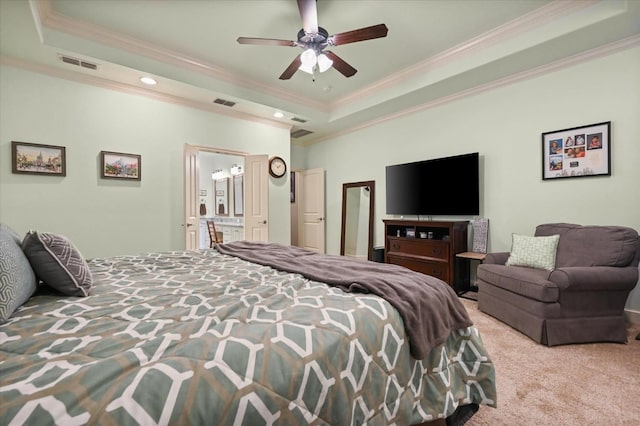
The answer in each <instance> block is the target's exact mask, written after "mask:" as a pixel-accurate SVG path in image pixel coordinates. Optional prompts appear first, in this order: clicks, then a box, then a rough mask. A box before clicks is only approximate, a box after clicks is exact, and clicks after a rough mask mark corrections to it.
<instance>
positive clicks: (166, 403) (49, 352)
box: [0, 250, 496, 425]
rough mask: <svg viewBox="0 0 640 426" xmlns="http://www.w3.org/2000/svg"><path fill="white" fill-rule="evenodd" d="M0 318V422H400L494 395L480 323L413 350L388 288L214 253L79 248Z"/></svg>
mask: <svg viewBox="0 0 640 426" xmlns="http://www.w3.org/2000/svg"><path fill="white" fill-rule="evenodd" d="M89 265H90V267H91V270H92V273H93V276H94V283H95V284H94V290H93V292H92V294H91V296H89V297H86V298H73V297H63V296H59V295H52V294H49V295H38V296H34V297H32V298H31V299H30V301H29V302H27V303H26V304H25V305H23V306H22V307H21V308H20V309H19V310H18V311H17V312H16V313H15V314H14V315H13V317H12V318H11V319H10V320H9V322H7V323H5V324H3V325H0V423H1V424H11V425H23V424H24V425H40V424H42V425H45V424H47V425H48V424H63V425H81V424H99V425H129V424H145V425H146V424H163V425H165V424H174V425H205V424H206V425H211V424H216V425H260V424H282V425H301V424H331V425H361V424H364V423H367V424H373V425H385V424H392V423H395V424H398V425H409V424H417V423H421V422H425V421H430V420H433V419H436V418H442V417H446V416H448V415H450V414H451V413H452V412H453V411H454V410H455V409H456V407H457V406H458V405H461V404H470V403H477V404H486V405H490V406H495V404H496V392H495V377H494V373H495V371H494V367H493V364H492V363H491V360H490V358H489V356H488V354H487V352H486V350H485V349H484V347H483V344H482V341H481V339H480V336H479V334H478V332H477V330H476V329H475V328H474V327H473V326H471V327H468V328H466V329H463V330H457V331H455V332H453V333H451V335H450V336H449V337H448V338H447V340H446V341H445V342H444V343H443V344H442V345H439V346H438V347H436V348H435V349H433V350H432V351H431V352H430V353H429V355H428V356H427V357H426V358H425V359H422V360H415V359H413V358H412V357H411V356H410V353H409V347H408V344H407V338H406V335H405V332H404V327H403V322H402V319H401V317H400V316H399V314H398V312H397V311H396V310H395V309H394V308H393V307H392V306H391V305H390V304H389V303H388V302H386V301H385V300H383V299H381V298H379V297H377V296H373V295H370V294H349V293H344V292H343V291H342V290H340V289H338V288H335V287H330V286H328V285H326V284H324V283H321V282H317V281H312V280H309V279H306V278H304V277H303V276H301V275H298V274H293V273H287V272H282V271H278V270H276V269H272V268H270V267H267V266H261V265H257V264H254V263H250V262H247V261H244V260H241V259H239V258H235V257H231V256H226V255H222V254H220V253H218V252H217V251H215V250H203V251H198V252H166V253H151V254H146V255H141V256H122V257H113V258H108V259H93V260H91V261H89Z"/></svg>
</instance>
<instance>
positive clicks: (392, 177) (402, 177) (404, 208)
mask: <svg viewBox="0 0 640 426" xmlns="http://www.w3.org/2000/svg"><path fill="white" fill-rule="evenodd" d="M478 163H479V156H478V153H477V152H474V153H470V154H463V155H456V156H452V157H443V158H435V159H431V160H425V161H416V162H413V163H405V164H396V165H393V166H387V168H386V178H387V181H386V189H387V214H395V215H418V216H419V215H425V216H432V215H464V216H473V215H478V214H480V180H479V176H478V171H479V164H478Z"/></svg>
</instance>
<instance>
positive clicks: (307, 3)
mask: <svg viewBox="0 0 640 426" xmlns="http://www.w3.org/2000/svg"><path fill="white" fill-rule="evenodd" d="M297 1H298V10H299V11H300V17H301V18H302V29H301V30H300V31H298V40H297V41H292V40H278V39H272V38H252V37H238V43H240V44H254V45H263V46H288V47H300V48H302V50H303V52H302V53H301V54H299V55H298V56H296V58H295V59H294V60H293V62H291V64H290V65H289V66H288V67H287V69H285V70H284V72H283V73H282V75H281V76H280V80H288V79H290V78H291V77H292V76H293V74H295V72H296V71H297V70H298V69H299V70H301V71H304V72H307V73H309V74H311V75H313V73H314V71H315V70H316V69H317V70H318V71H320V72H324V71H326V70H328V69H329V68H331V66H333V68H335V69H336V70H337V71H338V72H340V73H341V74H342V75H344V76H345V77H351V76H352V75H354V74H355V73H356V72H358V70H356V69H355V68H353V67H352V66H351V65H349V64H348V63H346V62H345V61H344V60H343V59H342V58H340V57H339V56H338V55H336V54H335V53H333V52H331V51H328V50H327V51H325V50H324V49H325V48H326V47H327V46H340V45H343V44H347V43H355V42H357V41H364V40H371V39H374V38H381V37H386V36H387V31H388V29H387V26H386V25H385V24H378V25H373V26H371V27H365V28H360V29H357V30H353V31H346V32H344V33H339V34H334V35H329V33H328V32H327V30H325V29H324V28H322V27H319V26H318V11H317V9H316V0H297Z"/></svg>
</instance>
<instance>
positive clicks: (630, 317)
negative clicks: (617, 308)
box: [624, 309, 640, 324]
mask: <svg viewBox="0 0 640 426" xmlns="http://www.w3.org/2000/svg"><path fill="white" fill-rule="evenodd" d="M624 316H625V318H626V319H627V321H629V322H630V323H632V324H640V311H634V310H632V309H625V310H624Z"/></svg>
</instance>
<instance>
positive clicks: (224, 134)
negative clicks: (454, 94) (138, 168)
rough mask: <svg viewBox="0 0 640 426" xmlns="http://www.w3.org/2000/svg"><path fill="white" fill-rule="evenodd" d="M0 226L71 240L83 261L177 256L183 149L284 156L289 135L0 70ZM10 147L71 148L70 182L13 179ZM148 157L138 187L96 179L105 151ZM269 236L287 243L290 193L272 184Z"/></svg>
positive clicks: (45, 178)
mask: <svg viewBox="0 0 640 426" xmlns="http://www.w3.org/2000/svg"><path fill="white" fill-rule="evenodd" d="M0 93H1V96H0V123H1V124H0V221H2V222H3V223H6V224H8V225H9V226H11V227H12V228H13V229H15V230H16V231H18V232H20V233H23V232H26V231H28V230H29V229H35V230H39V231H48V232H55V233H60V234H63V235H66V236H68V237H69V238H70V239H71V240H72V241H73V242H74V243H75V245H76V246H77V247H78V249H79V250H80V251H81V252H82V253H83V255H84V256H86V257H103V256H112V255H120V254H135V253H140V252H145V251H164V250H181V249H183V248H184V236H183V227H182V223H183V217H184V213H183V212H184V208H183V147H184V144H185V143H188V144H193V145H204V146H211V147H217V148H223V149H230V150H236V151H242V152H247V153H250V154H269V155H270V156H271V155H279V156H281V157H283V158H285V160H287V161H289V152H290V146H289V145H290V142H289V131H288V129H286V128H282V127H277V126H271V125H268V124H263V123H257V122H252V121H247V120H241V119H235V118H231V117H229V116H223V115H218V114H214V113H211V112H207V111H203V110H199V109H193V108H188V107H185V106H181V105H176V104H172V103H167V102H162V101H158V100H154V99H151V98H148V97H145V96H140V95H134V94H129V93H124V92H119V91H114V90H109V89H103V88H99V87H94V86H90V85H85V84H80V83H77V82H73V81H68V80H64V79H59V78H54V77H50V76H46V75H42V74H37V73H33V72H30V71H25V70H23V69H18V68H14V67H10V66H2V67H0ZM11 141H22V142H31V143H39V144H49V145H61V146H65V147H66V160H67V176H66V177H50V176H34V175H18V174H12V173H11V161H10V158H11ZM102 150H105V151H116V152H125V153H134V154H141V155H142V180H141V181H140V182H122V181H118V180H110V179H101V178H100V177H99V153H100V151H102ZM269 207H270V215H269V223H270V225H269V235H270V239H271V240H272V241H276V242H284V243H288V242H289V240H290V215H289V207H290V206H289V190H288V188H287V185H286V184H283V183H282V182H274V181H273V180H271V181H270V185H269Z"/></svg>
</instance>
